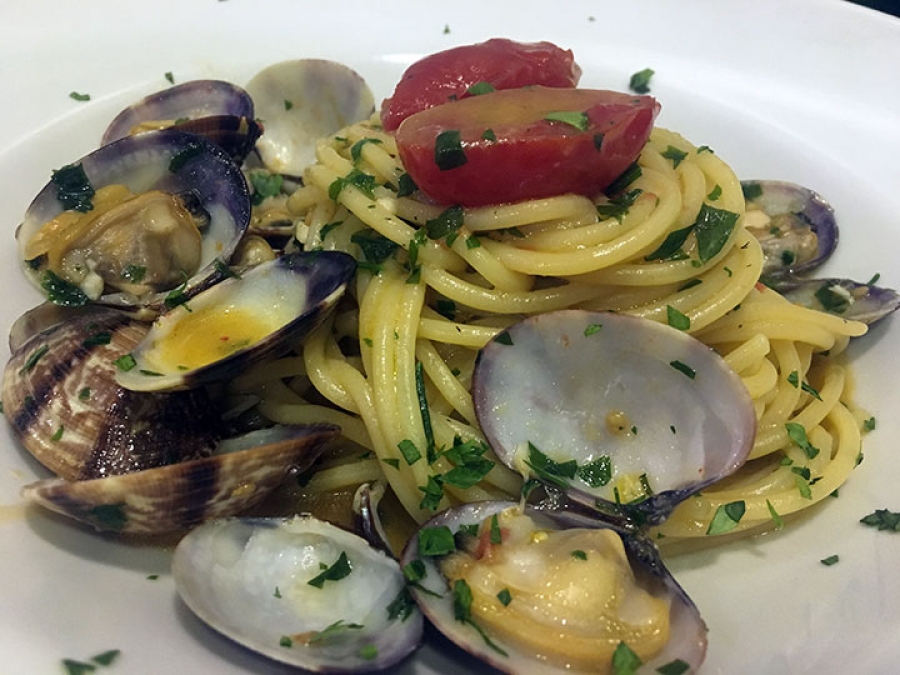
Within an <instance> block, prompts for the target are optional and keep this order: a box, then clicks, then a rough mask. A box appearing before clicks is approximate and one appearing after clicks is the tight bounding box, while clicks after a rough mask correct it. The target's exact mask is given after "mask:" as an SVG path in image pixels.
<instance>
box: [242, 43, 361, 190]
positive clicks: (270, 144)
mask: <svg viewBox="0 0 900 675" xmlns="http://www.w3.org/2000/svg"><path fill="white" fill-rule="evenodd" d="M247 91H248V92H249V94H250V96H251V97H252V98H253V103H254V104H255V106H256V114H257V116H258V117H259V118H260V119H261V120H262V123H263V125H264V126H265V129H266V133H265V134H264V135H263V137H262V138H260V140H259V141H258V142H257V144H256V147H257V151H258V152H259V154H260V157H261V159H262V161H263V164H265V166H266V168H267V169H268V170H269V171H272V172H273V173H281V174H287V175H290V176H300V175H301V174H302V173H303V170H304V169H305V168H306V167H307V166H309V165H310V164H312V163H313V161H314V160H315V147H316V141H318V140H319V139H320V138H324V137H326V136H330V135H331V134H333V133H334V132H336V131H338V130H340V129H343V128H344V127H345V126H347V125H350V124H353V123H354V122H359V121H361V120H364V119H367V118H368V117H370V116H371V115H372V113H373V112H374V111H375V99H374V97H373V96H372V92H371V91H370V90H369V87H368V85H367V84H366V82H365V80H363V78H362V77H361V76H360V75H359V74H358V73H356V72H355V71H354V70H352V69H351V68H348V67H347V66H345V65H343V64H341V63H337V62H336V61H327V60H323V59H298V60H294V61H282V62H281V63H276V64H274V65H271V66H269V67H268V68H266V69H264V70H262V71H260V72H259V73H257V74H256V75H255V76H254V77H253V79H251V80H250V81H249V82H248V83H247Z"/></svg>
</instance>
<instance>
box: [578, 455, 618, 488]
mask: <svg viewBox="0 0 900 675" xmlns="http://www.w3.org/2000/svg"><path fill="white" fill-rule="evenodd" d="M575 473H576V475H577V476H578V477H579V478H580V479H581V480H583V481H584V482H585V483H587V484H588V485H589V486H591V487H592V488H598V487H602V486H604V485H607V484H608V483H609V481H610V480H612V460H611V459H610V456H609V455H601V456H600V457H598V458H597V459H595V460H593V461H592V462H588V463H587V464H582V465H581V466H579V467H578V469H577V471H576V472H575Z"/></svg>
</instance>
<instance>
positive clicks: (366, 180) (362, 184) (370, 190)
mask: <svg viewBox="0 0 900 675" xmlns="http://www.w3.org/2000/svg"><path fill="white" fill-rule="evenodd" d="M348 185H352V186H353V187H355V188H356V189H357V190H359V191H360V192H362V193H363V194H364V195H365V196H366V197H368V198H369V199H374V198H375V188H376V187H378V183H377V181H376V180H375V176H370V175H369V174H367V173H365V172H363V171H360V170H359V169H351V170H350V173H348V174H347V175H346V176H343V177H341V178H335V179H334V181H332V183H331V185H329V186H328V198H329V199H330V200H331V201H333V202H336V201H337V200H338V197H339V196H340V194H341V191H342V190H343V189H344V188H345V187H347V186H348Z"/></svg>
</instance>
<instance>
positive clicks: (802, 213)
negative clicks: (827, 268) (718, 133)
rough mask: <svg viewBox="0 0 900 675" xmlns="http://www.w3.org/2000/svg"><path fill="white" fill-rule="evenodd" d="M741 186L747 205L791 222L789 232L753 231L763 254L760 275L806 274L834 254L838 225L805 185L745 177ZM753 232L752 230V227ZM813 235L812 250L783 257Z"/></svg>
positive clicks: (830, 210) (822, 201) (776, 277)
mask: <svg viewBox="0 0 900 675" xmlns="http://www.w3.org/2000/svg"><path fill="white" fill-rule="evenodd" d="M741 188H742V189H743V190H744V195H745V197H746V200H747V206H748V207H750V206H754V205H755V206H756V207H758V208H759V209H761V210H762V211H763V212H764V213H766V214H767V215H768V216H770V217H781V221H782V222H789V223H790V231H787V232H780V233H778V236H775V237H772V236H770V234H771V233H769V232H768V231H765V232H756V231H754V234H756V235H757V236H758V237H759V238H760V243H761V245H762V248H763V253H764V254H765V263H764V267H763V276H764V277H765V278H766V279H767V280H770V279H771V280H781V279H785V278H790V277H793V276H796V275H798V274H805V273H807V272H810V271H811V270H813V269H815V268H816V267H819V266H820V265H821V264H822V263H824V262H825V261H826V260H828V258H830V257H831V255H832V254H833V253H834V251H835V248H836V247H837V243H838V234H839V233H838V225H837V220H836V219H835V216H834V209H833V208H832V207H831V205H830V204H829V203H828V202H826V201H825V199H823V198H822V196H821V195H819V194H818V193H816V192H814V191H813V190H810V189H808V188H805V187H802V186H800V185H796V184H794V183H788V182H784V181H776V180H745V181H741ZM751 231H753V230H751ZM811 237H814V238H815V244H814V251H813V252H812V253H811V254H809V255H806V256H799V255H798V256H796V258H795V256H794V255H793V254H791V255H789V256H788V258H787V259H785V258H783V257H782V253H783V251H785V250H790V249H791V246H792V245H794V244H796V243H797V241H798V240H799V239H804V238H806V239H808V238H811Z"/></svg>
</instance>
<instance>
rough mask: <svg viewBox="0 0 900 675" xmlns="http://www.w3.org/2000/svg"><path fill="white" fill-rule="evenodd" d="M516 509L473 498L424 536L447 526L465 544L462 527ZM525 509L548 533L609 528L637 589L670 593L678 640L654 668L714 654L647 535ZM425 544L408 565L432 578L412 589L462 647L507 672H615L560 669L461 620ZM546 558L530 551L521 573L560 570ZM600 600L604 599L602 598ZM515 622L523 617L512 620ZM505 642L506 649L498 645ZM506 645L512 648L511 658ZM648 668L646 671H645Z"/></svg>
mask: <svg viewBox="0 0 900 675" xmlns="http://www.w3.org/2000/svg"><path fill="white" fill-rule="evenodd" d="M515 508H519V506H518V504H517V503H515V502H498V501H489V502H473V503H471V504H466V505H463V506H460V507H457V508H452V509H448V510H446V511H443V512H441V513H439V514H438V515H437V516H435V517H434V518H432V519H431V520H429V521H428V522H426V523H425V524H424V525H422V527H421V529H420V530H419V532H420V533H421V532H423V531H425V530H428V529H429V528H442V527H447V528H449V529H450V531H451V532H453V533H455V535H456V537H457V541H459V537H460V536H463V537H465V536H468V535H461V534H460V529H461V527H462V526H470V525H474V524H480V523H483V522H485V521H486V520H487V519H489V518H491V517H492V516H494V515H495V514H499V513H500V512H502V511H506V510H508V509H515ZM524 512H525V514H526V515H528V516H530V517H531V518H532V519H533V520H534V522H535V525H536V526H537V527H538V528H539V530H541V531H553V530H571V529H572V528H583V529H587V530H591V529H609V530H612V531H614V532H616V533H617V534H618V535H619V536H620V537H621V539H622V543H623V544H624V547H625V552H626V554H627V557H628V561H629V563H630V566H631V569H632V571H633V572H634V575H635V579H636V584H637V586H638V587H640V588H642V589H644V590H646V591H648V592H650V593H651V594H652V595H654V596H656V597H666V598H668V599H669V602H670V606H669V623H670V626H671V632H670V638H669V640H668V642H667V644H666V645H665V647H664V648H663V650H662V651H661V652H660V653H659V654H657V655H656V656H655V657H653V658H652V660H648V661H647V662H646V663H645V664H644V668H645V669H646V672H656V670H655V669H657V668H660V667H662V666H665V665H667V664H670V663H672V662H673V661H675V660H676V659H679V660H681V661H683V662H684V663H685V664H686V665H687V667H688V670H685V671H678V672H693V671H695V670H697V669H698V668H699V667H700V665H701V663H702V662H703V660H704V658H705V655H706V646H707V628H706V624H705V623H704V621H703V619H702V618H701V617H700V613H699V611H698V610H697V607H696V606H695V605H694V603H693V602H692V601H691V600H690V598H688V597H687V595H686V594H685V593H684V591H683V590H682V588H681V587H680V586H679V585H678V583H677V582H676V581H675V579H674V578H673V577H672V575H671V574H670V573H669V572H668V570H667V569H666V568H665V566H664V565H663V563H662V560H661V558H660V556H659V553H658V551H657V549H656V547H655V546H654V545H653V543H652V542H651V541H650V540H649V539H647V537H646V536H645V535H643V534H641V533H639V532H636V531H632V530H629V529H624V528H619V527H617V526H615V525H613V524H611V523H606V522H603V521H600V520H597V519H595V518H589V517H582V516H579V515H576V514H573V513H567V512H563V511H541V510H538V509H535V508H532V507H529V506H526V507H524ZM419 542H420V539H419V537H418V536H414V537H413V538H412V539H410V542H409V544H408V545H407V547H406V549H405V550H404V552H403V556H402V557H401V560H400V564H401V565H402V566H403V567H404V568H406V566H408V565H410V564H411V563H413V562H414V561H421V562H422V563H423V564H424V567H425V574H424V576H423V577H422V578H421V579H420V580H419V581H417V582H416V583H415V584H412V585H411V586H410V591H411V592H412V593H413V596H414V597H415V599H416V602H418V603H419V606H420V607H421V609H422V612H423V613H424V614H425V615H426V616H427V617H428V619H429V620H430V621H431V622H432V623H433V624H434V625H435V626H436V627H437V628H438V630H440V631H441V632H442V633H443V634H444V635H445V636H447V637H448V638H449V639H450V640H451V641H452V642H454V643H455V644H457V645H458V646H459V647H461V648H462V649H464V650H466V651H467V652H470V653H471V654H474V655H475V656H477V657H479V658H480V659H482V660H484V661H485V662H487V663H488V664H490V665H491V666H493V667H494V668H497V669H498V670H499V671H501V672H504V673H529V674H532V673H533V674H535V675H551V674H555V673H578V672H600V673H602V672H607V673H608V672H611V664H609V663H597V664H596V665H595V667H592V668H590V669H589V670H588V671H580V670H578V669H576V668H570V667H562V666H555V665H553V664H552V663H548V662H546V661H545V660H544V659H541V658H535V657H534V655H533V654H529V653H528V651H527V650H524V649H523V648H521V647H520V646H519V645H517V644H513V643H510V642H509V641H508V640H504V639H503V638H502V637H500V636H498V635H495V634H493V633H492V632H491V628H490V626H485V625H480V626H479V628H480V630H476V629H475V628H473V626H472V625H471V624H468V623H463V622H460V621H459V620H457V619H456V608H455V607H454V594H453V592H452V591H451V589H450V588H449V584H448V581H447V579H446V578H445V577H444V575H443V573H442V572H441V570H440V568H439V566H438V565H437V564H436V560H438V559H439V557H431V556H428V555H423V552H422V550H421V548H420V546H419ZM499 546H503V543H500V544H499ZM539 555H540V554H539V553H537V552H529V554H528V555H527V556H524V557H523V558H522V559H521V561H520V563H519V565H520V566H519V570H520V571H521V572H522V573H527V574H528V575H529V576H530V577H533V576H534V575H537V574H540V573H541V572H542V571H543V572H544V573H553V572H552V570H551V569H550V568H549V567H544V568H543V569H542V568H541V562H540V559H539V557H538V556H539ZM515 601H516V596H515V592H513V594H512V601H511V602H512V603H515ZM499 602H500V601H499V600H498V603H499ZM598 604H602V603H601V602H600V601H598ZM509 620H511V621H512V620H515V619H514V618H513V617H510V619H509ZM557 620H558V621H559V624H557V626H556V629H558V630H564V629H562V628H561V627H560V626H564V625H565V624H566V622H565V621H564V620H562V619H561V618H558V617H557ZM601 621H602V619H601V618H600V617H598V623H600V622H601ZM548 630H554V628H551V627H550V626H549V625H548ZM481 631H484V633H485V634H486V635H487V637H488V638H490V640H491V643H492V644H489V643H488V642H487V640H485V638H484V636H483V635H482V633H481ZM599 639H600V638H599V637H598V640H599ZM561 644H563V645H565V637H564V636H562V637H561ZM498 647H499V650H498V649H497V648H498ZM500 650H502V651H503V652H505V655H504V654H502V653H501V652H500ZM640 672H645V670H641V671H640ZM660 672H663V671H660Z"/></svg>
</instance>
